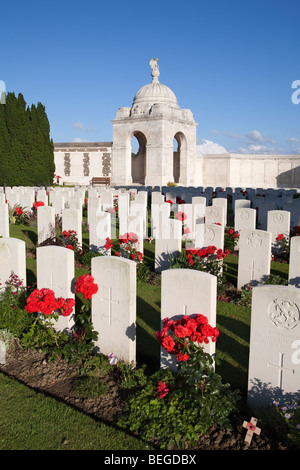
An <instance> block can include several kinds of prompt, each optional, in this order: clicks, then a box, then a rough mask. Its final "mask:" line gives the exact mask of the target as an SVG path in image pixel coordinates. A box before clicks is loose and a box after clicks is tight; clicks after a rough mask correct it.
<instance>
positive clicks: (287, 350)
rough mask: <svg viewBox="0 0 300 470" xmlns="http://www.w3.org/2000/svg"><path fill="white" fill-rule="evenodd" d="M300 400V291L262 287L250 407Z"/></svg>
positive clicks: (256, 307) (255, 311)
mask: <svg viewBox="0 0 300 470" xmlns="http://www.w3.org/2000/svg"><path fill="white" fill-rule="evenodd" d="M299 398H300V290H299V289H296V288H295V287H290V286H271V285H269V286H258V287H255V288H254V289H253V295H252V309H251V331H250V353H249V371H248V404H249V406H250V407H252V408H253V409H256V408H259V407H261V406H268V405H272V402H273V400H276V401H279V402H281V403H282V400H290V401H292V400H293V399H296V401H297V402H299Z"/></svg>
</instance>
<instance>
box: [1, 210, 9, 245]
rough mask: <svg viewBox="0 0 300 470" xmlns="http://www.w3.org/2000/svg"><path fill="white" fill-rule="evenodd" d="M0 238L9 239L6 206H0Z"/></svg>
mask: <svg viewBox="0 0 300 470" xmlns="http://www.w3.org/2000/svg"><path fill="white" fill-rule="evenodd" d="M0 236H1V237H5V238H7V237H9V217H8V204H6V203H5V202H4V203H1V204H0Z"/></svg>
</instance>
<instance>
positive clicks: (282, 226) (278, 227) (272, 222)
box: [267, 210, 290, 248]
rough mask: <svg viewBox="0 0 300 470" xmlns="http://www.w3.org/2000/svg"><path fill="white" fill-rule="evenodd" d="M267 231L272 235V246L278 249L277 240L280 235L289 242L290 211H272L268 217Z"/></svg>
mask: <svg viewBox="0 0 300 470" xmlns="http://www.w3.org/2000/svg"><path fill="white" fill-rule="evenodd" d="M267 231H268V232H270V233H271V234H272V246H274V247H275V248H276V245H277V243H276V238H277V236H278V235H279V234H282V235H284V237H285V238H286V239H287V240H289V238H290V213H289V212H288V211H281V210H272V211H269V212H268V215H267Z"/></svg>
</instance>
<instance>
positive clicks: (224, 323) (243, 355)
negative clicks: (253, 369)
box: [216, 314, 250, 396]
mask: <svg viewBox="0 0 300 470" xmlns="http://www.w3.org/2000/svg"><path fill="white" fill-rule="evenodd" d="M217 323H218V328H219V329H220V336H219V338H218V340H217V343H216V349H217V356H218V355H220V360H221V364H220V365H217V366H216V372H218V374H220V375H221V376H222V379H223V381H224V382H228V383H230V385H231V386H232V388H238V389H239V390H240V391H241V394H242V395H243V396H245V395H246V393H247V384H248V362H249V346H248V345H246V344H242V343H241V342H239V341H238V340H237V339H235V338H234V337H236V338H240V339H241V340H242V341H243V342H246V343H247V344H249V339H250V326H249V325H247V324H245V323H244V322H243V321H240V320H238V319H237V318H229V317H227V316H225V315H221V314H220V315H218V322H217ZM223 328H224V329H225V330H227V331H229V332H231V333H232V335H230V334H228V333H226V331H222V330H223Z"/></svg>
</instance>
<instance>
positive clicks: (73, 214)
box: [62, 209, 82, 246]
mask: <svg viewBox="0 0 300 470" xmlns="http://www.w3.org/2000/svg"><path fill="white" fill-rule="evenodd" d="M65 230H66V231H68V230H74V231H75V232H76V234H77V240H78V245H79V246H82V212H81V211H79V210H78V209H64V210H63V211H62V231H63V232H64V231H65Z"/></svg>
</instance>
